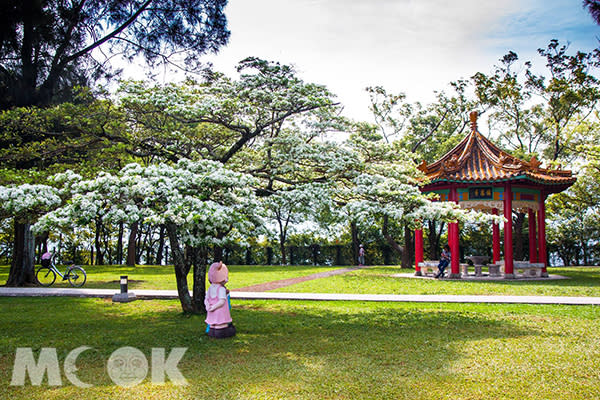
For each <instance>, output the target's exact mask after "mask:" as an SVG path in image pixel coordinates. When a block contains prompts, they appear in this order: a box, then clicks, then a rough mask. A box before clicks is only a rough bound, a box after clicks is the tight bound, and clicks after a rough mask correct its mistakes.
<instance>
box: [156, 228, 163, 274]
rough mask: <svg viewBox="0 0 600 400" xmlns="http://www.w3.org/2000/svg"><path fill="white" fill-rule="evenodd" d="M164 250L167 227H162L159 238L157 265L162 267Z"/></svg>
mask: <svg viewBox="0 0 600 400" xmlns="http://www.w3.org/2000/svg"><path fill="white" fill-rule="evenodd" d="M164 248H165V227H164V226H161V227H160V233H159V238H158V250H157V251H156V265H162V261H163V253H164Z"/></svg>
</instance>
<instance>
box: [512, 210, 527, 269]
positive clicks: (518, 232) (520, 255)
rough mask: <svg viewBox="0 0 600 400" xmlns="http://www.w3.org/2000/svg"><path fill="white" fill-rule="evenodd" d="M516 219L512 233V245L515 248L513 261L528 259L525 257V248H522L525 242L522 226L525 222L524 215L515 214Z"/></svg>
mask: <svg viewBox="0 0 600 400" xmlns="http://www.w3.org/2000/svg"><path fill="white" fill-rule="evenodd" d="M515 214H516V216H517V218H515V222H514V224H513V225H514V227H515V228H514V232H513V244H514V247H515V250H514V259H515V260H524V259H526V258H529V257H528V256H525V251H524V249H525V247H524V246H523V244H524V242H525V240H524V235H523V224H524V222H525V213H520V212H517V213H515Z"/></svg>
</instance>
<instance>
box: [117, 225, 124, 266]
mask: <svg viewBox="0 0 600 400" xmlns="http://www.w3.org/2000/svg"><path fill="white" fill-rule="evenodd" d="M117 264H118V265H121V264H123V223H122V222H120V223H119V235H118V238H117Z"/></svg>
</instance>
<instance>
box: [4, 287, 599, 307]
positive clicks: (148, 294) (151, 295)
mask: <svg viewBox="0 0 600 400" xmlns="http://www.w3.org/2000/svg"><path fill="white" fill-rule="evenodd" d="M132 292H133V293H135V295H136V297H137V298H139V299H176V298H177V291H176V290H132ZM115 293H118V290H112V289H54V288H7V287H0V297H43V296H66V297H97V298H112V296H113V295H114V294H115ZM231 297H232V298H233V299H240V300H310V301H336V300H337V301H379V302H414V303H498V304H566V305H600V297H567V296H483V295H474V296H468V295H412V294H334V293H276V292H239V291H232V292H231Z"/></svg>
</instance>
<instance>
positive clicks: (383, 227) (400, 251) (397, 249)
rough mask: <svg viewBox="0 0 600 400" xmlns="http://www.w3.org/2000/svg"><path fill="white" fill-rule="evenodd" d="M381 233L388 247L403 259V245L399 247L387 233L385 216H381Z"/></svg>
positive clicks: (387, 227) (387, 223) (387, 221)
mask: <svg viewBox="0 0 600 400" xmlns="http://www.w3.org/2000/svg"><path fill="white" fill-rule="evenodd" d="M381 234H382V235H383V237H384V238H385V240H386V242H388V244H389V245H390V247H391V248H392V249H393V250H394V251H395V252H396V253H398V254H399V255H400V257H401V259H402V260H404V253H405V251H404V247H401V246H400V245H399V244H398V243H397V242H396V241H395V240H394V238H393V237H392V235H390V233H389V219H388V217H387V215H386V216H384V217H383V223H382V224H381Z"/></svg>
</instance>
